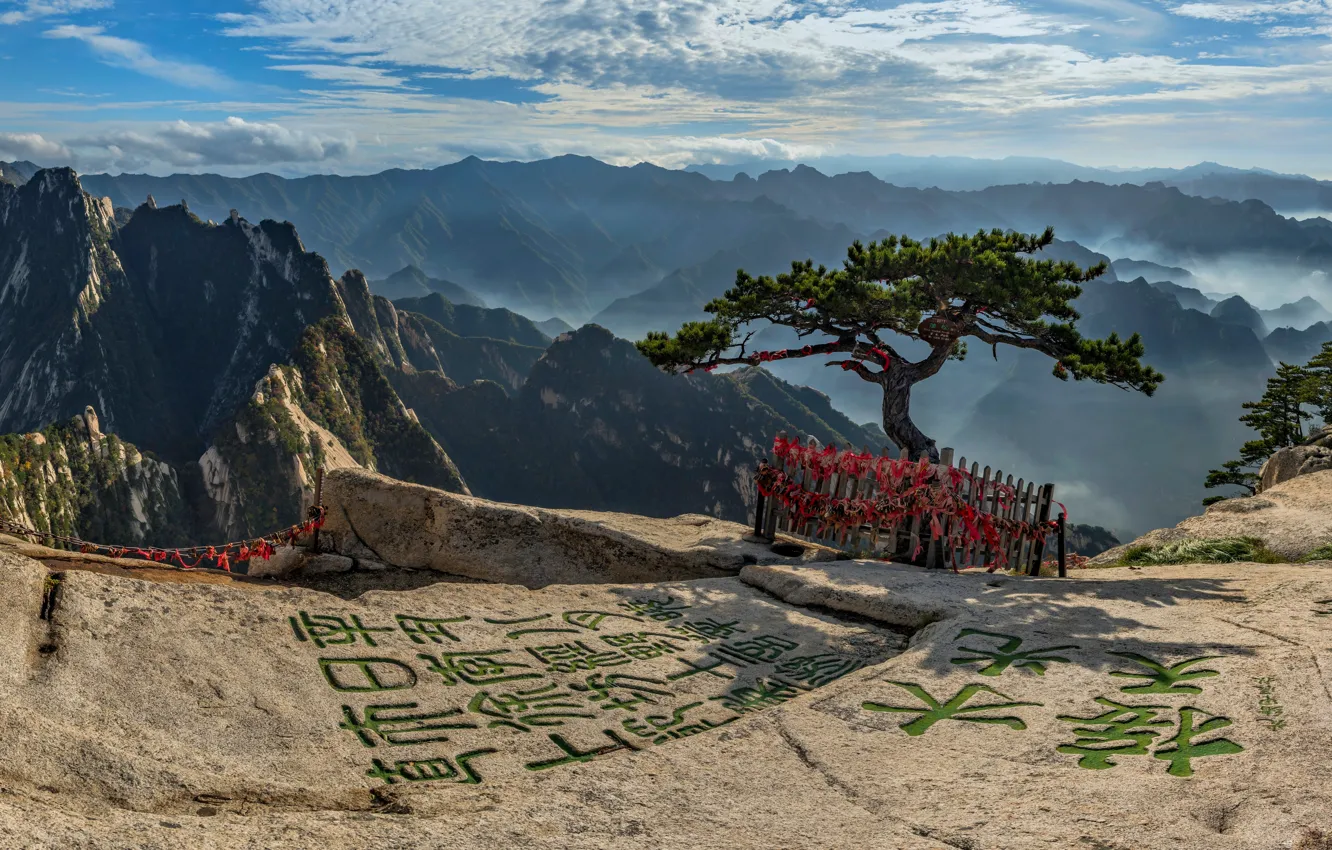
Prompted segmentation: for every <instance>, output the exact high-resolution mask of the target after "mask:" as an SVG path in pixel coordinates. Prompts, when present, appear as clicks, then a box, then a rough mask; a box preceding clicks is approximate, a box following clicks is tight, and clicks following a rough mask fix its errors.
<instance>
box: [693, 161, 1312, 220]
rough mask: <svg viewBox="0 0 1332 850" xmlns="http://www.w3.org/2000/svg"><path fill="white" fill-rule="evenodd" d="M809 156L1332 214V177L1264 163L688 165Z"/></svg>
mask: <svg viewBox="0 0 1332 850" xmlns="http://www.w3.org/2000/svg"><path fill="white" fill-rule="evenodd" d="M801 164H804V165H808V166H811V167H814V168H817V169H819V170H820V171H822V172H824V173H826V174H845V173H849V172H868V173H870V174H873V175H874V176H875V177H878V178H879V179H880V180H884V181H886V182H888V183H892V184H894V185H897V186H906V187H913V188H920V189H927V188H938V189H947V190H951V191H976V190H980V189H986V188H988V187H990V186H1001V185H1010V184H1015V183H1072V182H1073V181H1075V180H1081V181H1085V182H1096V183H1106V184H1110V185H1118V184H1121V183H1133V184H1136V185H1139V186H1141V185H1143V184H1145V183H1153V182H1156V183H1161V184H1163V185H1166V186H1171V187H1174V188H1176V189H1179V190H1180V191H1182V192H1184V193H1185V194H1187V195H1197V196H1199V197H1203V198H1224V199H1226V200H1230V201H1245V200H1248V199H1250V198H1257V199H1258V200H1260V201H1263V202H1264V203H1266V204H1268V205H1270V206H1272V207H1273V208H1275V209H1278V210H1281V211H1282V212H1284V213H1285V214H1287V215H1290V214H1294V213H1303V214H1306V215H1307V214H1323V215H1325V216H1326V215H1329V214H1332V181H1329V180H1316V179H1314V178H1312V177H1308V176H1306V175H1303V174H1280V173H1277V172H1275V171H1268V170H1266V169H1262V168H1247V169H1245V168H1232V167H1229V166H1225V165H1219V164H1217V163H1215V162H1200V163H1198V164H1196V165H1191V166H1188V167H1186V168H1095V167H1092V166H1085V165H1075V164H1073V163H1071V162H1064V161H1062V160H1057V159H1047V158H1043V157H1019V156H1010V157H1006V158H1004V159H976V158H973V157H964V156H903V155H900V154H898V155H889V156H877V157H823V158H819V159H817V160H812V161H809V162H806V163H801V162H799V161H796V160H787V161H776V160H764V161H762V162H747V163H740V164H736V165H691V166H689V167H688V168H686V170H687V171H694V172H698V173H700V174H704V175H706V176H708V177H710V178H712V179H714V180H731V179H733V178H734V177H735V176H736V175H738V174H746V175H748V176H751V177H754V176H757V175H759V174H763V173H764V172H767V171H772V170H775V169H780V168H785V169H788V170H789V169H793V168H796V167H797V166H799V165H801Z"/></svg>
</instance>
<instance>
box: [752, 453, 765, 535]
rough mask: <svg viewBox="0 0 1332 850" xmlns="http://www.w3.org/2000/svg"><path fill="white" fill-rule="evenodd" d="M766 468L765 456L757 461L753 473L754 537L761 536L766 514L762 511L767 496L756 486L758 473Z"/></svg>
mask: <svg viewBox="0 0 1332 850" xmlns="http://www.w3.org/2000/svg"><path fill="white" fill-rule="evenodd" d="M767 468H768V459H767V458H766V457H765V458H763V459H761V460H760V461H759V463H758V471H757V472H756V473H755V474H754V536H755V537H762V536H763V524H764V522H763V521H764V520H765V519H767V514H766V512H765V511H764V508H766V507H767V505H766V504H765V503H766V502H767V497H766V496H764V495H763V492H762V491H761V490H759V486H758V477H759V475H760V474H762V472H763V470H765V469H767Z"/></svg>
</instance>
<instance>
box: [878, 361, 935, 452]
mask: <svg viewBox="0 0 1332 850" xmlns="http://www.w3.org/2000/svg"><path fill="white" fill-rule="evenodd" d="M894 365H896V364H894ZM915 382H916V375H915V374H914V373H913V372H912V371H911V370H908V369H897V368H891V367H890V368H889V369H888V370H887V371H886V372H884V373H883V374H882V376H881V377H880V380H879V383H880V384H881V385H882V387H883V431H884V433H885V434H887V435H888V439H890V440H892V441H893V444H894V445H896V446H897V448H898V449H900V450H901V452H902V455H903V456H904V457H907V458H909V459H911V460H918V459H919V458H920V453H921V452H928V453H929V457H930V460H931V461H932V462H935V463H938V461H939V449H938V447H937V446H935V443H934V440H932V439H930V438H929V437H927V436H925V434H924V432H922V431H921V430H920V429H919V428H917V427H916V423H915V422H912V421H911V387H912V385H913V384H915Z"/></svg>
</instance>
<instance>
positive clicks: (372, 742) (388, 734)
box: [338, 702, 476, 747]
mask: <svg viewBox="0 0 1332 850" xmlns="http://www.w3.org/2000/svg"><path fill="white" fill-rule="evenodd" d="M417 708H419V706H418V705H417V704H416V703H414V702H404V703H396V704H391V705H370V706H366V708H365V712H364V716H363V717H358V716H357V714H356V710H355V709H354V708H352V707H351V706H349V705H344V706H343V707H342V722H341V723H339V724H338V726H339V727H340V728H342V729H346V730H347V731H348V732H355V733H356V737H358V738H360V739H361V743H362V744H363V745H365V746H367V747H375V746H378V745H379V744H380V743H381V742H382V743H385V744H388V745H389V746H391V747H402V746H407V745H409V744H430V743H442V742H444V741H447V740H448V739H449V737H448V735H447V734H445V731H446V730H452V729H475V728H476V724H475V723H470V722H468V721H467V720H465V719H464V720H457V719H453V718H457V717H458V716H459V715H461V714H462V709H461V708H449V709H445V710H444V711H435V712H430V711H416V710H415V709H417Z"/></svg>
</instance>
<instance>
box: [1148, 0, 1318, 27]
mask: <svg viewBox="0 0 1332 850" xmlns="http://www.w3.org/2000/svg"><path fill="white" fill-rule="evenodd" d="M1171 11H1172V12H1174V13H1175V14H1176V15H1183V16H1184V17H1188V18H1201V19H1204V20H1210V21H1222V22H1224V23H1238V22H1241V21H1259V22H1266V21H1273V20H1276V19H1278V18H1285V17H1292V16H1301V17H1302V16H1306V15H1326V14H1329V13H1332V9H1329V7H1328V5H1327V4H1326V3H1323V2H1319V0H1289V2H1275V3H1272V2H1255V1H1254V0H1239V2H1234V3H1183V4H1181V5H1179V6H1176V7H1174V8H1173V9H1171Z"/></svg>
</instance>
